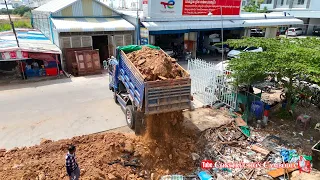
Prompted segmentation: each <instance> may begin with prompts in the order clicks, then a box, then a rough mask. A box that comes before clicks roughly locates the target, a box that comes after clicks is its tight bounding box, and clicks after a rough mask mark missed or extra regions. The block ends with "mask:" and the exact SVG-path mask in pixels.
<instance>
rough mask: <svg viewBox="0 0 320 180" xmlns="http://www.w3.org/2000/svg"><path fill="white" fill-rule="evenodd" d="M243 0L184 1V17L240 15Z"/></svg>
mask: <svg viewBox="0 0 320 180" xmlns="http://www.w3.org/2000/svg"><path fill="white" fill-rule="evenodd" d="M240 8H241V0H228V1H226V0H183V6H182V15H183V16H201V15H202V16H203V15H204V16H207V15H208V14H209V13H210V12H211V13H212V15H221V13H222V15H227V16H228V15H239V14H240Z"/></svg>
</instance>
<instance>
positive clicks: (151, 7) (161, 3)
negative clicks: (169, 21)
mask: <svg viewBox="0 0 320 180" xmlns="http://www.w3.org/2000/svg"><path fill="white" fill-rule="evenodd" d="M181 13H182V0H151V1H150V0H149V1H148V15H149V17H153V18H161V17H171V18H174V17H179V16H181Z"/></svg>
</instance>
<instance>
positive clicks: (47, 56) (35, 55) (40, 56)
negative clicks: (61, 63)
mask: <svg viewBox="0 0 320 180" xmlns="http://www.w3.org/2000/svg"><path fill="white" fill-rule="evenodd" d="M29 58H31V59H38V60H43V61H56V57H55V54H48V53H33V52H32V53H29Z"/></svg>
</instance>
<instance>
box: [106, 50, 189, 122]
mask: <svg viewBox="0 0 320 180" xmlns="http://www.w3.org/2000/svg"><path fill="white" fill-rule="evenodd" d="M137 47H138V46H137ZM161 51H162V50H161ZM163 53H164V52H163ZM117 54H118V55H117V60H113V61H112V62H110V63H109V64H110V65H111V66H113V67H112V68H110V69H111V70H112V71H110V72H109V74H110V77H112V78H111V79H110V85H109V86H110V89H112V90H113V91H114V92H115V100H116V102H119V104H120V105H121V107H123V109H126V116H129V115H130V112H128V111H130V110H129V109H128V108H127V106H130V107H129V108H131V109H132V110H133V113H134V114H138V113H139V114H144V115H151V114H159V113H166V112H173V111H180V110H184V109H189V108H190V106H191V79H190V77H189V74H188V72H187V71H186V70H184V69H183V68H182V67H181V66H180V65H178V68H179V69H180V70H181V71H182V72H183V74H184V77H182V78H177V79H165V80H157V81H145V80H144V78H143V75H142V74H141V73H140V72H139V70H138V69H137V68H136V67H135V66H134V64H133V63H132V62H131V61H130V60H129V58H128V57H127V55H126V53H125V52H124V51H123V50H121V48H118V49H117ZM123 86H124V87H123ZM126 118H127V123H128V125H129V127H131V128H133V126H134V124H135V122H132V123H130V122H128V118H129V121H130V120H131V119H133V120H134V121H137V119H135V118H134V117H133V118H131V119H130V117H126Z"/></svg>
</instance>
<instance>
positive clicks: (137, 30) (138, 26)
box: [136, 0, 140, 45]
mask: <svg viewBox="0 0 320 180" xmlns="http://www.w3.org/2000/svg"><path fill="white" fill-rule="evenodd" d="M136 27H137V29H136V32H137V45H139V35H140V21H139V0H137V26H136Z"/></svg>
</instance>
